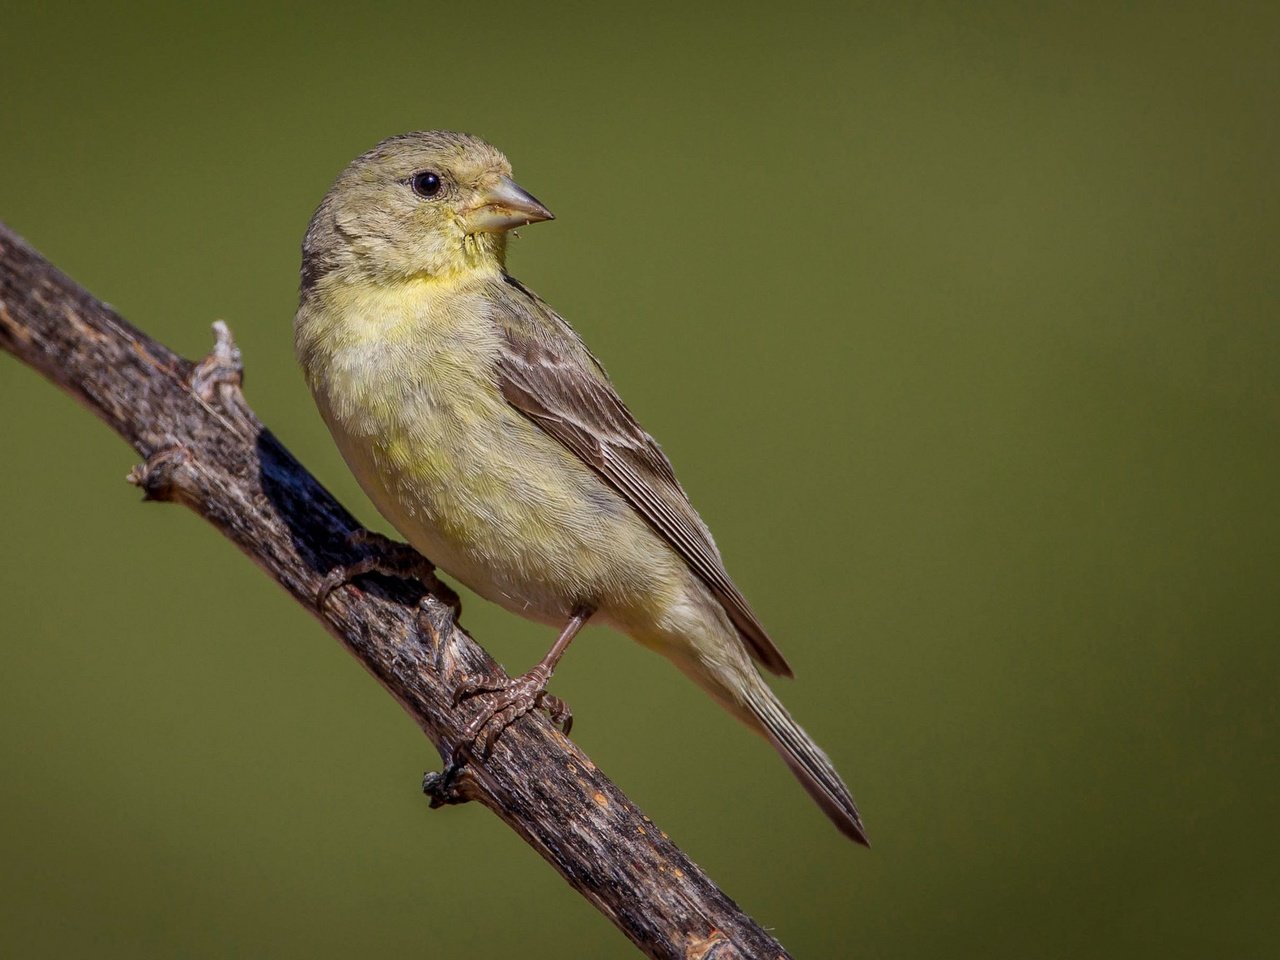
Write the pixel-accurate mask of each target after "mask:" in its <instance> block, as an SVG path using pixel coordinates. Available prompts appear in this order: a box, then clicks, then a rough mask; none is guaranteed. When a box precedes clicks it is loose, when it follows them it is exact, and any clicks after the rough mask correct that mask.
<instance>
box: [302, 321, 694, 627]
mask: <svg viewBox="0 0 1280 960" xmlns="http://www.w3.org/2000/svg"><path fill="white" fill-rule="evenodd" d="M379 308H380V312H379V313H378V314H377V316H379V317H381V318H382V319H380V320H379V321H378V322H377V323H376V324H375V323H372V322H371V323H369V324H367V325H366V328H365V329H363V330H361V329H360V326H359V325H358V324H356V325H353V324H351V323H349V322H347V323H344V325H343V327H342V336H331V337H321V338H318V340H319V342H320V345H319V346H313V348H312V351H311V354H310V356H307V357H304V368H305V369H306V371H307V376H308V380H309V382H310V384H311V387H312V390H313V392H314V393H315V396H316V400H317V403H318V404H319V407H320V410H321V413H322V415H323V416H324V419H325V421H326V422H327V423H328V425H329V428H330V430H331V431H332V433H333V436H334V438H335V440H336V441H337V444H338V446H339V448H340V449H341V451H342V454H343V456H344V458H345V459H346V461H347V463H348V465H349V466H350V467H351V470H352V471H353V473H354V474H355V476H356V478H357V479H358V480H359V482H360V484H361V486H362V487H363V488H364V490H365V492H366V493H367V494H368V495H369V498H370V499H371V500H372V501H373V502H374V504H375V505H376V506H377V508H378V509H379V511H381V512H382V514H383V516H385V517H386V518H387V520H388V521H390V523H391V524H392V525H393V526H394V527H395V528H396V529H397V530H398V531H399V532H400V533H401V535H403V536H404V537H405V539H407V540H408V541H409V542H410V543H411V544H413V546H414V547H415V548H417V549H418V550H419V551H420V552H421V553H423V554H424V555H425V556H427V557H428V558H430V559H431V560H432V561H433V562H434V563H435V564H436V565H437V566H439V567H440V568H441V569H442V570H444V571H445V572H446V573H448V574H450V575H451V576H453V577H455V578H457V579H458V580H459V581H461V582H462V583H464V584H466V585H467V586H468V587H470V588H471V589H472V590H474V591H476V592H477V593H479V594H480V595H481V596H484V597H486V598H487V599H489V600H492V601H494V602H496V603H500V604H502V605H503V606H504V607H506V608H508V609H510V610H512V611H514V612H516V613H520V614H523V615H524V616H527V617H531V618H533V619H537V620H542V621H545V622H549V623H562V622H563V621H564V620H565V619H566V618H567V617H568V616H569V615H570V614H571V612H572V611H573V609H574V608H575V607H577V606H579V605H584V604H585V605H589V606H592V607H595V608H597V609H598V610H599V611H600V613H601V614H602V615H603V618H604V619H607V620H610V621H613V622H614V623H616V624H618V625H621V626H624V628H626V627H627V626H629V625H631V624H632V623H636V624H639V623H643V622H645V621H646V620H648V619H652V618H653V617H654V616H655V615H656V614H658V611H659V610H660V609H663V608H666V607H670V606H671V605H672V604H674V603H677V602H678V600H679V598H680V596H681V595H682V594H683V593H684V592H685V591H686V590H687V588H688V581H689V574H688V571H687V569H686V568H685V567H684V564H683V563H682V561H680V559H679V557H678V556H677V555H676V554H675V553H674V551H672V550H671V549H670V547H669V546H668V545H667V544H666V543H665V541H663V540H661V538H659V537H658V536H657V535H656V534H655V533H654V532H653V531H652V530H651V529H650V528H649V527H648V526H647V525H646V524H645V523H644V521H643V520H642V519H641V518H640V517H639V516H638V515H637V514H636V513H635V511H634V510H632V508H631V507H630V505H629V504H627V503H626V502H625V501H624V500H623V499H622V498H621V497H620V496H618V495H617V494H616V493H615V492H614V491H613V490H612V489H611V488H609V487H608V486H607V485H606V484H605V483H604V482H603V481H602V480H600V479H599V478H598V477H597V476H596V474H594V473H593V472H592V471H591V470H590V469H589V468H588V467H587V466H586V465H585V464H583V463H582V462H581V461H580V460H578V459H577V458H576V457H575V456H573V454H571V453H570V452H569V451H567V450H566V449H565V448H564V447H562V446H561V445H560V444H559V443H558V442H556V441H555V440H554V439H553V438H551V437H550V436H548V435H547V434H545V433H544V432H543V431H542V430H541V429H539V428H538V427H537V426H536V425H535V424H533V423H532V422H531V421H529V420H528V419H526V418H525V417H524V416H523V415H521V414H520V413H519V412H518V411H516V410H515V409H514V408H512V407H511V406H510V405H509V404H508V403H507V402H506V400H505V399H504V398H503V397H502V396H501V394H500V393H499V392H498V389H497V387H496V386H495V383H494V380H493V377H492V364H493V362H494V359H495V358H496V356H497V349H498V343H497V340H496V338H497V336H498V333H497V331H496V328H494V327H493V325H492V323H490V322H488V320H487V319H486V316H485V314H484V307H483V304H472V305H467V304H465V303H463V304H458V303H456V301H455V303H454V304H453V309H451V310H450V312H449V314H448V315H447V316H444V317H438V316H433V315H432V312H431V311H430V310H426V311H424V310H422V309H421V306H420V305H416V306H415V307H414V309H413V310H411V311H409V315H408V318H407V319H404V320H402V321H401V322H400V323H392V322H388V321H387V320H386V319H385V318H386V317H387V315H388V313H387V304H385V303H382V304H380V305H379ZM348 319H349V318H348ZM353 330H354V331H357V332H354V333H353ZM300 342H301V338H300ZM302 350H303V348H302V346H300V351H302ZM628 632H632V631H630V630H628Z"/></svg>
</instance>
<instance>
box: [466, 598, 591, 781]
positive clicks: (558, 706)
mask: <svg viewBox="0 0 1280 960" xmlns="http://www.w3.org/2000/svg"><path fill="white" fill-rule="evenodd" d="M594 612H595V611H594V610H592V609H590V608H588V607H579V608H578V609H577V610H575V611H574V613H573V616H571V617H570V618H569V622H568V623H567V624H565V627H564V629H563V630H561V631H560V636H558V637H556V642H555V643H553V644H552V645H551V649H550V650H548V651H547V655H546V656H545V657H543V658H542V659H541V660H540V661H539V662H538V665H537V666H536V667H534V668H533V669H532V670H530V671H529V672H528V673H526V674H524V675H523V676H520V677H513V678H512V679H510V680H505V681H503V682H502V683H499V684H487V685H486V684H480V683H476V682H474V681H468V682H467V683H464V684H462V685H461V686H460V687H459V688H458V690H457V692H456V693H455V694H454V696H453V702H454V703H455V704H458V703H461V702H462V701H463V700H468V699H470V698H471V697H475V696H479V695H481V694H490V695H491V697H490V699H489V700H488V702H486V703H485V705H484V706H483V707H482V708H481V709H480V712H479V713H478V714H476V716H475V718H474V719H473V720H472V721H471V722H470V723H469V724H467V729H466V730H464V731H463V733H462V740H461V742H460V744H459V747H458V750H455V751H454V762H455V763H457V762H458V760H459V757H458V755H459V754H460V753H462V752H464V751H470V750H472V749H474V748H475V747H476V746H481V747H482V748H483V749H482V751H481V752H482V755H483V754H488V752H489V751H490V750H491V749H492V748H493V744H494V743H495V742H496V741H497V739H498V737H499V736H501V734H502V731H503V730H505V729H506V728H507V727H509V726H510V725H511V724H513V723H515V721H517V720H519V719H520V718H521V717H523V716H524V715H525V714H526V713H528V712H529V711H530V710H533V709H535V708H537V707H542V708H544V709H545V710H546V711H547V713H548V714H549V715H550V717H551V722H552V723H558V724H561V725H562V728H563V730H564V732H565V733H568V732H569V730H570V728H571V727H572V726H573V712H572V711H571V710H570V709H569V707H568V704H566V703H565V702H564V701H563V700H561V699H560V698H559V697H555V696H552V695H551V694H549V693H547V683H548V682H549V681H550V680H551V675H552V674H553V673H554V672H555V669H556V664H557V663H559V662H560V658H561V657H562V656H563V655H564V652H565V650H567V649H569V644H570V643H572V642H573V638H574V637H576V636H577V635H578V631H579V630H581V629H582V627H583V625H584V624H585V623H586V622H587V621H588V620H589V619H591V615H592V613H594ZM486 728H488V731H487V733H486ZM481 734H484V736H483V737H481ZM482 741H483V742H482Z"/></svg>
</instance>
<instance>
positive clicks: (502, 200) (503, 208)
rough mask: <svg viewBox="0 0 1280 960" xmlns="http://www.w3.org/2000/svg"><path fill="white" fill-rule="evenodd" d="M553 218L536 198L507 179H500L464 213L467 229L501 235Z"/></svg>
mask: <svg viewBox="0 0 1280 960" xmlns="http://www.w3.org/2000/svg"><path fill="white" fill-rule="evenodd" d="M555 218H556V216H555V214H554V213H552V212H551V211H550V210H548V209H547V208H546V207H544V206H543V205H542V204H541V203H539V202H538V198H537V197H535V196H533V194H531V193H529V192H528V191H527V190H525V189H524V188H523V187H521V186H520V185H519V184H518V183H516V182H515V181H514V180H512V179H511V178H510V177H500V178H499V179H498V182H497V183H495V184H494V185H493V186H492V187H490V188H488V189H487V190H485V192H484V193H483V194H482V195H481V198H480V202H479V203H478V204H476V206H474V207H472V208H471V209H470V210H469V211H467V214H466V220H467V227H468V228H469V229H470V230H472V231H474V232H486V233H500V232H502V231H503V230H511V229H512V228H514V227H523V226H524V225H525V224H527V223H537V222H538V221H540V220H554V219H555Z"/></svg>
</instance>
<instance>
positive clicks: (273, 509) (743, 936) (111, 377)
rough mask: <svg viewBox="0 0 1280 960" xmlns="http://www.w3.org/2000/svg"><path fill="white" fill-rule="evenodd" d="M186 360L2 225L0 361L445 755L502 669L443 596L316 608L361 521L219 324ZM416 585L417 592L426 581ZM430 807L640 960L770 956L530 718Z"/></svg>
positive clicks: (729, 909) (738, 915) (631, 811)
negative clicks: (70, 415)
mask: <svg viewBox="0 0 1280 960" xmlns="http://www.w3.org/2000/svg"><path fill="white" fill-rule="evenodd" d="M215 331H216V334H217V342H216V345H215V347H214V350H213V352H212V353H211V354H210V355H209V356H208V357H206V358H205V359H204V360H202V361H201V362H200V363H198V364H193V363H191V362H190V361H188V360H185V359H183V358H181V357H179V356H177V355H176V354H174V353H173V352H172V351H170V350H169V349H168V348H166V347H165V346H163V345H162V344H160V343H157V342H156V341H154V340H152V339H151V338H149V337H147V336H146V335H145V334H143V333H142V332H141V331H139V330H137V329H135V328H134V327H132V326H130V325H129V324H128V323H126V322H125V321H124V320H122V319H121V318H120V317H119V316H117V315H116V314H115V312H114V311H112V310H111V309H110V308H109V307H107V306H105V305H104V304H102V303H100V302H99V301H97V300H95V299H94V298H93V297H92V296H91V295H90V294H88V293H87V292H86V291H85V290H83V289H82V288H80V287H79V286H77V285H76V284H75V283H74V282H73V281H71V280H70V279H68V278H67V277H65V276H64V275H63V274H61V273H60V272H59V271H58V270H57V269H56V268H55V267H53V266H52V265H51V264H50V263H48V261H46V260H44V259H43V258H42V257H41V256H40V255H39V254H37V253H36V252H35V251H34V250H32V249H31V248H30V247H29V246H27V244H26V243H25V242H24V241H22V240H21V239H20V238H19V237H18V236H16V235H15V234H14V233H12V232H11V231H9V230H8V228H6V227H4V226H3V225H2V224H0V348H3V349H5V350H8V351H9V352H10V353H12V354H14V355H15V356H16V357H18V359H20V360H22V361H23V362H25V363H27V364H29V365H31V366H32V367H35V368H36V369H37V370H39V371H40V372H41V373H43V374H44V375H45V376H46V377H47V378H48V379H49V380H51V381H52V382H53V383H55V384H56V385H58V386H59V387H61V388H62V389H63V390H66V391H67V392H68V393H70V394H71V395H73V396H74V397H76V398H77V399H78V400H80V401H81V402H82V403H83V404H84V405H85V406H87V407H88V408H89V409H90V410H92V411H93V412H94V413H96V414H97V415H98V416H99V417H100V418H101V419H102V420H104V421H105V422H106V423H107V425H108V426H110V427H111V428H112V429H113V430H115V431H116V432H117V433H119V434H120V435H121V436H122V437H124V439H125V440H127V441H128V442H129V443H130V444H131V445H132V446H133V447H134V449H135V450H137V451H138V453H139V454H140V455H141V456H142V457H143V458H144V462H143V463H142V464H140V465H139V466H138V467H137V468H135V470H134V471H133V473H132V474H130V480H131V481H132V482H134V483H136V484H137V485H138V486H140V487H141V488H142V489H143V491H144V493H145V495H146V497H147V498H148V499H152V500H168V501H173V502H177V503H182V504H184V505H186V506H187V507H190V508H191V509H192V510H194V511H195V512H196V513H198V514H200V516H202V517H204V518H205V519H206V520H208V521H209V522H210V523H211V524H213V526H214V527H216V528H217V529H218V530H219V531H221V532H222V533H223V534H224V535H225V536H226V537H228V538H229V539H230V540H231V541H233V542H234V543H235V544H236V545H237V546H238V547H239V548H240V549H241V550H242V551H244V553H245V554H246V555H247V556H249V557H250V558H251V559H252V560H253V561H254V562H255V563H257V564H258V565H259V566H260V567H261V568H262V569H263V570H265V571H266V572H267V573H268V574H269V575H270V576H271V577H272V578H274V579H275V580H276V582H277V583H279V584H280V585H281V586H282V587H284V588H285V590H287V591H288V592H289V593H290V594H291V595H292V596H293V597H294V599H295V600H297V601H298V602H299V603H301V604H303V605H304V606H305V607H306V608H307V609H308V610H310V611H311V612H312V613H313V614H315V615H316V616H317V617H318V618H319V619H320V621H321V622H322V623H323V624H324V625H325V627H326V628H327V629H328V630H329V632H330V633H332V634H333V635H334V636H335V637H337V638H338V640H339V641H341V642H342V644H343V645H344V646H345V647H346V648H347V649H348V650H350V651H351V652H352V653H353V654H354V655H355V656H356V658H357V659H358V660H359V661H360V662H361V663H362V664H364V666H365V667H366V668H367V669H368V670H369V672H370V673H372V674H373V675H374V676H375V677H376V678H377V679H378V681H379V682H380V683H381V684H382V685H383V686H384V687H385V688H386V690H387V692H388V693H390V694H391V695H392V696H394V697H395V698H396V699H397V700H398V701H400V703H401V705H402V706H403V707H404V708H405V710H407V711H408V713H409V715H410V716H411V717H413V719H414V720H415V721H416V722H417V723H418V725H419V726H420V727H421V728H422V730H423V731H424V732H425V733H426V734H427V736H428V737H429V738H430V739H431V741H432V743H434V744H435V745H436V747H437V749H438V750H439V751H440V753H441V756H442V757H448V756H451V755H452V753H453V750H454V748H455V746H456V745H457V744H458V743H459V742H460V739H461V737H462V732H463V730H464V729H465V728H466V725H467V721H468V720H469V719H470V715H471V713H472V711H473V710H474V709H476V708H475V707H469V706H466V705H464V706H463V707H461V708H457V707H455V706H454V705H453V703H452V695H453V692H454V690H455V689H456V688H457V687H458V685H459V684H460V683H461V682H463V681H464V680H465V679H468V678H471V677H476V678H481V679H489V680H498V679H502V678H503V677H505V674H503V673H502V671H501V668H499V667H498V665H497V664H495V663H494V662H493V660H492V659H490V657H489V656H488V655H487V654H486V653H485V652H484V651H483V650H482V649H481V648H480V647H479V646H478V645H477V644H476V643H475V642H474V641H473V640H472V639H471V637H470V636H469V635H468V634H467V633H466V631H464V630H462V629H461V628H460V627H459V626H458V625H457V622H456V620H455V618H454V614H453V610H452V609H451V607H450V606H449V600H450V598H449V596H448V591H447V589H439V590H437V589H434V588H432V589H430V590H429V592H427V593H426V594H422V593H421V591H420V590H419V589H418V588H415V587H414V586H412V585H410V584H408V583H400V582H392V581H382V580H379V581H377V582H376V583H369V584H367V586H366V588H365V589H361V590H353V589H341V590H337V591H335V592H334V593H333V594H332V595H331V596H330V598H329V600H328V602H327V603H326V604H325V606H324V609H323V611H319V610H317V609H316V606H315V603H314V598H315V597H316V594H317V591H318V590H319V588H320V586H321V584H322V582H323V581H324V579H325V576H326V574H327V573H329V572H330V571H332V570H334V569H336V568H338V567H341V566H343V565H347V564H352V563H354V562H356V561H357V560H358V559H360V556H361V552H360V548H359V547H358V546H357V545H356V544H355V542H354V541H353V536H354V535H355V534H356V533H357V531H359V530H360V529H361V528H360V525H359V524H358V523H357V522H356V521H355V519H354V518H352V516H351V515H350V514H349V513H347V511H346V510H344V509H343V508H342V507H341V506H340V505H339V504H338V502H337V501H336V500H334V498H333V497H332V496H331V495H330V494H329V493H328V492H327V491H326V490H325V489H324V488H323V487H321V486H320V484H319V483H318V482H317V481H316V480H315V478H314V477H312V476H311V474H310V473H308V472H307V471H306V470H305V469H304V468H303V467H302V466H301V464H299V463H298V462H297V461H296V460H295V459H294V458H293V457H292V456H291V455H290V454H289V452H288V451H287V450H285V448H284V447H283V446H282V445H281V444H280V442H279V441H278V440H276V438H275V437H274V436H273V435H272V434H271V432H270V431H268V430H267V429H266V428H265V427H263V426H262V424H261V423H260V422H259V421H258V419H257V417H256V416H255V415H254V414H253V411H252V410H250V409H249V407H248V405H247V404H246V403H245V402H244V398H243V395H242V394H241V392H240V374H241V370H240V355H239V351H238V350H237V349H236V346H235V344H234V342H233V341H232V339H231V335H230V333H229V331H228V330H227V328H226V326H225V325H224V324H221V323H219V324H216V325H215ZM427 586H428V587H431V585H430V584H428V585H427ZM424 787H425V788H426V789H427V790H428V793H429V794H430V795H431V797H432V805H433V806H437V805H439V804H441V803H457V802H463V801H466V800H478V801H479V802H480V803H482V804H484V805H485V806H486V807H488V808H489V809H490V810H492V811H493V812H494V813H495V814H497V815H498V816H499V817H500V818H501V819H502V820H503V821H505V822H506V823H507V824H508V825H509V826H510V827H511V828H512V829H513V830H515V831H516V833H518V834H519V835H520V836H521V837H523V838H524V840H525V841H526V842H527V843H529V844H530V845H531V846H532V847H533V848H534V849H535V850H537V851H538V852H539V853H540V854H541V855H542V856H543V857H544V858H545V859H546V860H547V861H548V862H549V863H550V864H551V865H552V866H553V867H555V868H556V870H558V871H559V872H560V874H561V876H563V877H564V878H565V879H566V880H567V881H568V882H569V884H570V885H571V886H573V887H574V889H576V890H577V891H578V892H579V893H581V894H582V895H583V896H584V897H586V898H587V899H588V900H589V901H590V902H591V903H593V904H594V905H595V906H596V907H597V908H598V909H599V910H600V911H601V912H602V913H604V915H605V916H607V917H608V918H609V919H610V920H612V921H613V922H614V923H615V924H616V925H617V926H618V927H619V929H621V930H622V931H623V933H625V934H626V935H627V936H628V937H629V938H631V940H632V941H633V942H634V943H635V944H636V945H637V946H639V947H640V949H641V950H643V951H644V952H645V953H646V954H648V955H649V956H650V957H661V958H672V960H674V958H679V960H729V958H739V957H750V958H756V957H759V958H770V960H772V958H779V957H785V956H786V953H785V951H784V950H783V949H782V947H781V946H780V945H779V944H778V943H777V941H775V940H774V939H773V938H772V937H770V936H769V935H768V934H767V933H765V932H764V931H763V930H762V929H761V928H760V927H759V926H758V925H757V924H756V923H755V922H754V921H752V920H751V918H749V917H747V916H746V915H745V914H743V913H742V911H741V910H739V909H738V907H737V905H736V904H734V902H733V901H732V900H730V899H729V898H728V897H727V896H725V894H724V893H722V892H721V891H720V890H719V889H718V888H717V887H716V886H715V884H713V883H712V882H711V881H710V880H709V879H708V878H707V877H706V876H705V875H704V874H703V873H702V871H701V870H700V869H699V868H698V867H697V866H696V865H695V864H694V863H693V862H692V861H690V860H689V859H688V858H687V857H686V856H685V855H684V854H683V853H681V852H680V850H679V849H678V848H677V847H676V846H675V844H673V843H672V842H671V841H670V840H668V839H667V837H666V835H665V834H663V833H662V832H661V831H660V830H658V829H657V828H656V827H655V826H654V825H653V824H652V823H651V822H650V821H649V819H648V817H645V816H644V815H643V814H641V813H640V811H639V810H637V809H636V807H635V805H634V804H633V803H632V802H631V801H630V800H628V799H627V797H626V796H624V795H623V793H622V792H621V791H620V790H619V789H618V788H617V787H615V786H614V785H613V784H612V783H611V782H610V781H609V780H608V779H607V778H606V777H605V776H604V775H603V774H602V773H600V772H599V771H598V770H597V769H596V766H595V764H593V763H592V762H591V761H590V760H589V759H588V758H587V757H586V756H585V755H584V754H583V753H582V752H581V751H580V750H578V748H577V747H576V746H574V745H573V744H572V743H571V742H570V741H569V740H567V739H566V738H565V737H564V736H563V735H562V734H561V733H560V732H559V731H557V730H556V729H555V728H554V727H552V726H551V724H550V723H549V722H548V721H547V719H546V718H545V717H544V716H542V715H541V714H530V715H529V716H526V717H525V718H524V719H522V720H521V721H519V722H518V723H516V724H515V725H513V726H512V727H511V728H509V729H508V730H507V731H506V732H505V733H504V734H503V736H502V737H501V738H500V739H499V740H498V742H497V745H496V746H495V748H494V750H493V753H492V754H491V755H490V756H489V757H488V758H487V759H486V760H484V761H483V762H480V761H473V762H471V763H468V764H467V765H466V766H465V767H463V768H462V770H461V772H460V773H458V774H457V775H456V776H451V777H445V776H443V775H439V774H436V775H430V776H428V777H427V781H426V783H425V784H424Z"/></svg>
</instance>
